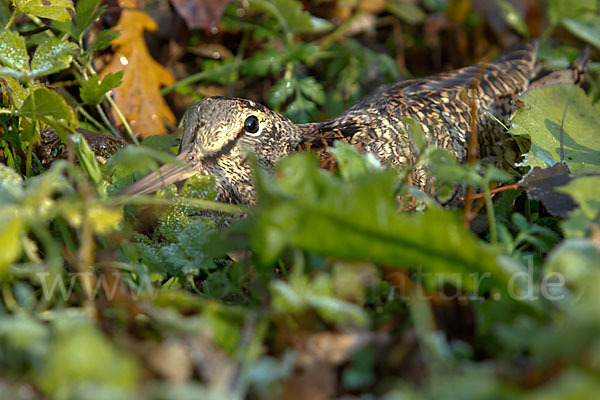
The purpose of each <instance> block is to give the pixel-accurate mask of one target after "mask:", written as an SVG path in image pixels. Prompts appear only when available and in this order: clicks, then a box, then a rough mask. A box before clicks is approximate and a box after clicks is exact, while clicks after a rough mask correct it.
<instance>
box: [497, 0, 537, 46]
mask: <svg viewBox="0 0 600 400" xmlns="http://www.w3.org/2000/svg"><path fill="white" fill-rule="evenodd" d="M496 4H498V6H499V7H500V9H501V10H502V15H503V17H504V20H505V21H506V23H507V25H508V26H510V27H511V28H513V29H514V30H515V31H517V33H518V34H519V35H521V36H523V37H524V38H528V37H529V29H528V28H527V24H526V23H525V21H524V20H523V17H521V14H519V12H518V11H517V9H516V8H515V6H513V5H512V4H511V3H509V2H508V1H507V0H496Z"/></svg>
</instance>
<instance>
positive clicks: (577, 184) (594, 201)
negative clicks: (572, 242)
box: [556, 176, 600, 237]
mask: <svg viewBox="0 0 600 400" xmlns="http://www.w3.org/2000/svg"><path fill="white" fill-rule="evenodd" d="M556 190H558V191H561V192H565V193H567V194H569V195H570V196H571V197H573V198H574V199H575V201H576V202H577V204H578V205H579V207H578V208H577V209H576V210H575V211H573V212H572V213H571V215H570V216H569V219H568V220H566V221H564V222H562V224H561V226H562V228H563V231H564V232H565V235H566V236H567V237H583V236H586V235H587V234H588V232H589V230H590V224H591V223H592V221H595V223H599V222H600V221H599V220H598V218H599V216H600V176H582V177H579V178H577V179H574V180H572V181H571V182H569V183H568V184H567V185H565V186H561V187H558V188H557V189H556Z"/></svg>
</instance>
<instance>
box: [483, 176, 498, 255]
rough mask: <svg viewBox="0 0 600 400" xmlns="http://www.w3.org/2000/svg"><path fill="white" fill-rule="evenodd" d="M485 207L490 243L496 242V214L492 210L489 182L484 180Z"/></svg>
mask: <svg viewBox="0 0 600 400" xmlns="http://www.w3.org/2000/svg"><path fill="white" fill-rule="evenodd" d="M483 188H484V194H485V208H486V210H487V216H488V224H489V226H490V240H491V242H492V244H498V230H497V229H496V214H495V211H494V203H493V202H492V194H491V192H490V183H489V182H485V184H484V186H483Z"/></svg>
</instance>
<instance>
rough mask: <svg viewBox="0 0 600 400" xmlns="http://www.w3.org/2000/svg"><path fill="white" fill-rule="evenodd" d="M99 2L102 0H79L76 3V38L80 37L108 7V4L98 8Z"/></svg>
mask: <svg viewBox="0 0 600 400" xmlns="http://www.w3.org/2000/svg"><path fill="white" fill-rule="evenodd" d="M98 4H100V0H78V1H77V4H76V5H75V13H76V15H77V27H76V29H75V30H74V32H73V33H74V34H75V37H76V38H79V37H80V36H81V35H82V34H83V33H84V32H85V31H86V30H87V29H88V28H89V27H90V25H92V24H93V23H94V21H95V20H96V19H98V17H100V15H102V13H103V12H104V10H105V9H106V6H102V7H100V8H98Z"/></svg>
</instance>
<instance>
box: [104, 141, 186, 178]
mask: <svg viewBox="0 0 600 400" xmlns="http://www.w3.org/2000/svg"><path fill="white" fill-rule="evenodd" d="M159 162H160V163H162V164H175V165H180V166H183V165H185V164H184V163H183V162H182V161H180V160H178V159H177V158H175V156H173V155H171V154H169V153H166V152H163V151H158V150H154V149H152V148H150V147H147V146H127V147H125V148H122V149H120V150H119V151H118V152H116V153H115V154H114V155H113V156H112V157H111V158H110V160H109V161H108V164H107V171H108V172H115V171H118V172H119V175H121V174H123V175H128V174H131V173H133V172H140V171H145V172H147V171H148V170H156V169H158V163H159Z"/></svg>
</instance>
